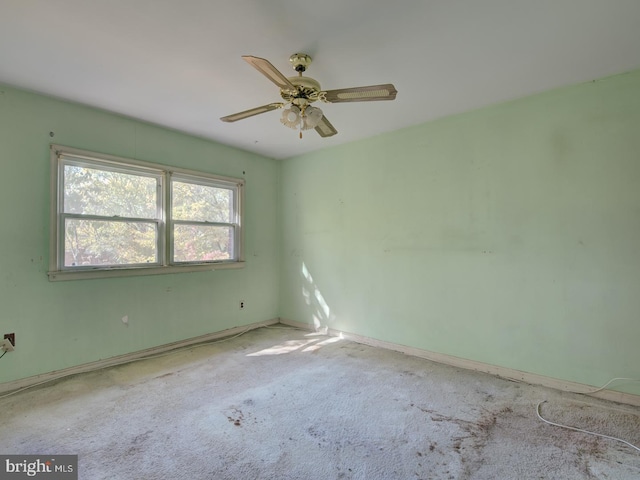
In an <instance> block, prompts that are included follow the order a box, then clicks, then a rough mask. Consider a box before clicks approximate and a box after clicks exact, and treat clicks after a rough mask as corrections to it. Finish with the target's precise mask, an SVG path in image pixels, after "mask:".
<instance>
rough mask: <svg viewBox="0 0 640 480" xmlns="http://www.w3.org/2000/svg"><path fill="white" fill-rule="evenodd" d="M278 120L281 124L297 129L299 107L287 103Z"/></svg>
mask: <svg viewBox="0 0 640 480" xmlns="http://www.w3.org/2000/svg"><path fill="white" fill-rule="evenodd" d="M280 121H281V122H282V124H283V125H286V126H287V127H289V128H293V129H294V130H297V129H298V127H299V125H300V109H299V108H298V107H297V106H295V105H293V104H288V105H287V106H286V107H285V108H284V110H283V112H282V117H280Z"/></svg>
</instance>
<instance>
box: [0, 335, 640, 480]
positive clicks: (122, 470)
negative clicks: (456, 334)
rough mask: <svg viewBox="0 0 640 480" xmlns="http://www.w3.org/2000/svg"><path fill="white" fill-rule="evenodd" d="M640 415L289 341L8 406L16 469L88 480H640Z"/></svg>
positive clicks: (87, 381)
mask: <svg viewBox="0 0 640 480" xmlns="http://www.w3.org/2000/svg"><path fill="white" fill-rule="evenodd" d="M541 400H547V402H546V403H544V404H543V405H542V407H541V410H542V413H543V416H545V417H546V418H548V419H549V420H552V421H554V422H561V423H568V424H570V425H573V426H577V427H579V428H585V429H592V430H596V431H599V432H601V433H604V434H607V435H612V436H616V437H621V438H623V439H624V440H627V441H629V442H631V443H633V444H635V445H640V411H639V409H637V408H634V407H628V406H623V405H617V404H613V403H610V402H605V401H600V400H595V399H592V398H589V397H584V396H579V395H573V394H563V393H560V392H557V391H553V390H549V389H545V388H541V387H532V386H529V385H525V384H518V383H514V382H510V381H506V380H501V379H498V378H495V377H491V376H488V375H484V374H478V373H474V372H469V371H465V370H460V369H456V368H451V367H447V366H443V365H438V364H434V363H432V362H429V361H426V360H423V359H419V358H413V357H408V356H405V355H402V354H400V353H396V352H391V351H386V350H381V349H376V348H372V347H368V346H364V345H360V344H356V343H353V342H349V341H345V340H340V339H337V338H328V337H324V336H316V335H310V334H308V332H304V331H300V330H295V329H290V328H285V327H280V326H278V327H276V328H268V329H267V328H262V329H259V330H255V331H251V332H248V333H246V334H244V335H242V336H240V337H238V338H233V339H230V340H227V341H225V342H222V343H217V344H213V345H208V346H201V347H197V348H190V349H188V350H183V351H180V352H177V353H172V354H170V355H167V356H163V357H160V358H156V359H152V360H145V361H141V362H136V363H133V364H129V365H123V366H119V367H114V368H110V369H105V370H102V371H98V372H93V373H89V374H83V375H78V376H76V377H73V378H68V379H64V380H61V381H58V382H56V383H55V384H50V385H48V386H44V387H37V388H33V389H31V390H28V391H25V392H22V393H19V394H16V395H11V396H8V397H5V398H1V399H0V411H1V412H2V416H1V418H2V430H1V433H0V452H1V453H3V454H42V455H44V454H51V455H55V454H77V455H79V478H81V479H87V480H94V479H95V480H97V479H118V480H128V479H136V480H155V479H163V480H164V479H169V478H170V479H185V480H198V479H233V480H245V479H305V480H311V479H323V480H324V479H367V480H373V479H562V480H568V479H590V478H598V479H600V478H603V479H604V478H608V479H616V480H623V479H638V478H640V452H638V451H636V450H633V449H632V448H630V447H628V446H626V445H624V444H622V443H619V442H616V441H612V440H607V439H604V438H596V437H591V436H588V435H585V434H582V433H576V432H571V431H568V430H564V429H560V428H557V427H553V426H550V425H547V424H544V423H543V422H541V421H540V420H539V419H538V418H537V416H536V412H535V409H536V405H537V404H538V402H539V401H541Z"/></svg>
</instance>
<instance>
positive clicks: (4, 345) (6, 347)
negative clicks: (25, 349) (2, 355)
mask: <svg viewBox="0 0 640 480" xmlns="http://www.w3.org/2000/svg"><path fill="white" fill-rule="evenodd" d="M0 350H2V351H3V352H13V350H14V348H13V344H12V343H11V342H10V341H9V339H8V338H5V339H4V340H2V341H0Z"/></svg>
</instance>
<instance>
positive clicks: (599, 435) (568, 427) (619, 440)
mask: <svg viewBox="0 0 640 480" xmlns="http://www.w3.org/2000/svg"><path fill="white" fill-rule="evenodd" d="M609 383H611V382H609ZM607 385H608V384H607ZM603 388H604V387H603ZM545 402H546V400H543V401H541V402H540V403H538V406H537V407H536V414H537V415H538V418H539V419H540V420H542V421H543V422H544V423H548V424H549V425H553V426H555V427H560V428H566V429H567V430H573V431H575V432H581V433H587V434H589V435H595V436H596V437H602V438H608V439H610V440H616V441H618V442H622V443H624V444H626V445H629V446H630V447H631V448H635V449H636V450H638V451H639V452H640V448H639V447H636V446H635V445H633V444H631V443H629V442H627V441H626V440H622V439H621V438H616V437H610V436H609V435H604V434H602V433H596V432H590V431H589V430H583V429H581V428H576V427H570V426H568V425H562V424H560V423H554V422H551V421H549V420H546V419H544V418H542V415H541V414H540V405H542V404H543V403H545Z"/></svg>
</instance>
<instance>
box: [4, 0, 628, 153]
mask: <svg viewBox="0 0 640 480" xmlns="http://www.w3.org/2000/svg"><path fill="white" fill-rule="evenodd" d="M639 25H640V1H639V0H606V1H605V0H396V1H380V0H322V1H307V0H268V1H267V0H233V1H231V0H230V1H222V0H218V1H215V0H0V83H4V84H7V85H12V86H17V87H21V88H25V89H28V90H32V91H35V92H41V93H45V94H48V95H53V96H56V97H60V98H63V99H68V100H72V101H75V102H80V103H83V104H87V105H92V106H95V107H98V108H102V109H106V110H109V111H112V112H117V113H120V114H123V115H126V116H130V117H134V118H137V119H141V120H144V121H148V122H151V123H155V124H159V125H163V126H166V127H170V128H173V129H177V130H180V131H183V132H187V133H190V134H193V135H197V136H201V137H205V138H209V139H212V140H215V141H218V142H221V143H224V144H228V145H233V146H236V147H239V148H242V149H245V150H249V151H253V152H257V153H260V154H263V155H266V156H268V157H272V158H287V157H290V156H293V155H298V154H301V153H304V152H309V151H312V150H317V149H320V148H323V147H326V146H331V145H338V144H341V143H346V142H350V141H354V140H358V139H362V138H366V137H370V136H373V135H376V134H379V133H382V132H387V131H392V130H397V129H399V128H403V127H407V126H410V125H415V124H418V123H422V122H425V121H428V120H432V119H435V118H439V117H443V116H446V115H450V114H453V113H458V112H463V111H467V110H470V109H474V108H478V107H481V106H484V105H488V104H492V103H496V102H500V101H504V100H508V99H512V98H517V97H522V96H525V95H528V94H532V93H536V92H540V91H544V90H548V89H550V88H554V87H558V86H562V85H568V84H573V83H579V82H585V81H589V80H593V79H597V78H601V77H604V76H607V75H611V74H616V73H622V72H626V71H629V70H633V69H636V68H639V67H640V26H639ZM295 52H304V53H308V54H309V55H311V56H312V57H313V63H312V65H311V67H310V68H309V70H308V71H307V75H308V76H311V77H313V78H315V79H316V80H318V81H319V82H320V83H321V85H322V87H323V88H324V89H335V88H344V87H353V86H361V85H371V84H378V83H393V84H394V85H395V86H396V88H397V90H398V97H397V99H396V100H395V101H393V102H389V101H385V102H363V103H341V104H334V105H329V104H323V105H320V106H321V108H322V109H323V111H324V112H325V115H326V116H327V118H328V119H329V120H330V121H331V122H332V123H333V125H334V126H335V127H336V129H337V130H338V132H339V133H338V135H336V136H334V137H331V138H324V139H323V138H320V137H319V136H318V135H317V134H316V133H315V132H314V131H309V132H306V133H305V135H304V138H303V139H302V140H300V139H298V136H297V132H295V131H293V130H290V129H288V128H286V127H284V126H283V125H281V124H280V121H279V112H278V111H273V112H269V113H265V114H263V115H259V116H256V117H252V118H248V119H245V120H242V121H239V122H236V123H223V122H221V121H220V120H219V117H221V116H224V115H229V114H231V113H236V112H238V111H241V110H246V109H249V108H252V107H256V106H259V105H263V104H266V103H270V102H274V101H279V100H280V98H279V92H278V90H277V88H276V86H275V85H273V84H272V83H271V82H269V81H268V80H267V79H266V78H265V77H263V76H262V75H261V74H260V73H259V72H258V71H256V70H254V69H253V68H252V67H251V66H249V65H248V64H247V63H245V62H244V61H243V60H242V59H241V58H240V57H241V55H247V54H248V55H255V56H258V57H263V58H266V59H268V60H269V61H271V63H273V64H274V65H275V66H276V67H277V68H278V69H280V71H281V72H283V73H284V74H285V75H286V76H293V75H294V74H295V72H294V71H293V70H292V69H291V66H290V65H289V61H288V59H289V56H290V55H291V54H292V53H295Z"/></svg>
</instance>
